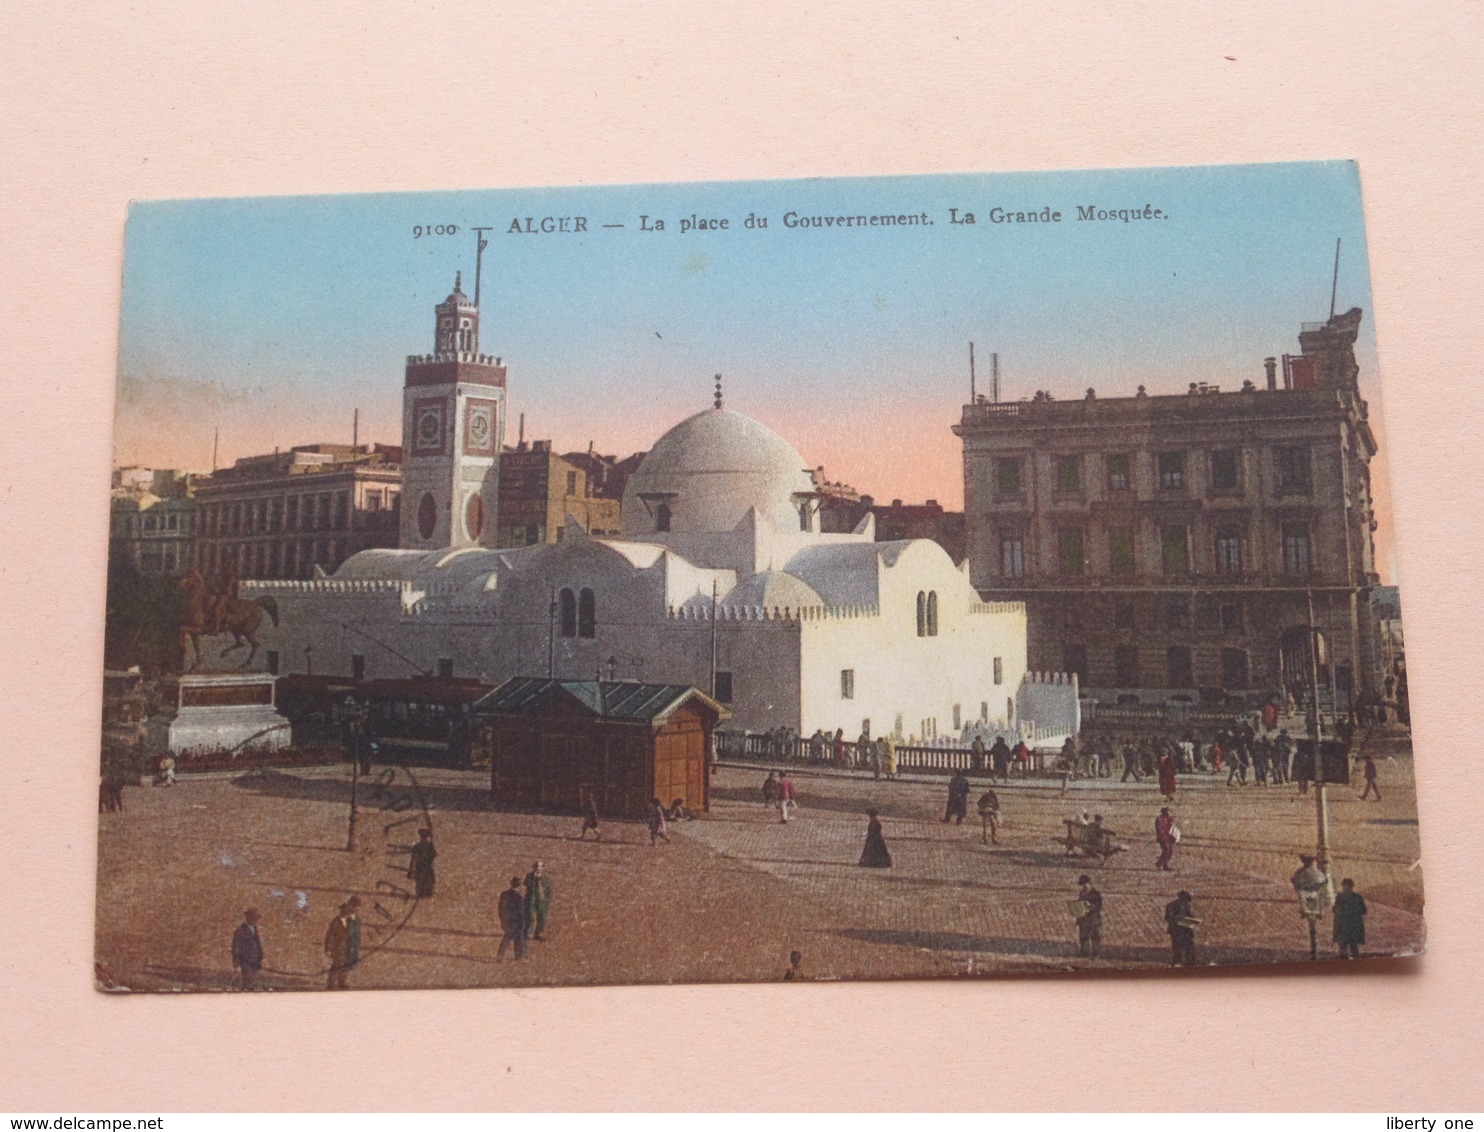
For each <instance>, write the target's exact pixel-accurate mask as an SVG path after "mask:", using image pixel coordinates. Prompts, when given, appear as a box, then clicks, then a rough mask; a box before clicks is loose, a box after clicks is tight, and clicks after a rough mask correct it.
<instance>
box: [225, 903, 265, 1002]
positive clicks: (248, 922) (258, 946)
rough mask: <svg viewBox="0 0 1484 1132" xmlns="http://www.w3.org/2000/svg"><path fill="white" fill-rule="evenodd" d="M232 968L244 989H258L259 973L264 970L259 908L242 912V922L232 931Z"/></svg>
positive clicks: (239, 984)
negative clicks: (259, 929)
mask: <svg viewBox="0 0 1484 1132" xmlns="http://www.w3.org/2000/svg"><path fill="white" fill-rule="evenodd" d="M232 969H233V970H234V971H236V972H237V985H238V986H239V987H241V988H242V989H243V990H256V989H257V986H258V975H259V974H260V973H261V972H262V970H263V937H262V936H261V935H260V934H259V933H258V910H257V909H256V908H249V909H248V910H247V911H246V912H244V913H242V923H240V924H238V925H237V930H236V931H235V932H233V933H232Z"/></svg>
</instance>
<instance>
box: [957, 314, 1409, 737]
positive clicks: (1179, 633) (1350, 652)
mask: <svg viewBox="0 0 1484 1132" xmlns="http://www.w3.org/2000/svg"><path fill="white" fill-rule="evenodd" d="M1360 320H1361V312H1360V311H1359V310H1351V311H1348V312H1346V313H1345V314H1342V315H1338V316H1335V317H1332V318H1331V319H1329V321H1328V322H1325V323H1319V324H1306V325H1305V326H1304V328H1303V331H1302V333H1301V334H1300V336H1299V342H1300V347H1301V351H1302V352H1301V354H1299V355H1296V356H1291V357H1285V358H1284V359H1283V365H1282V380H1281V382H1280V380H1279V374H1278V368H1279V363H1278V359H1276V358H1268V359H1266V361H1265V380H1264V381H1263V383H1262V386H1261V387H1259V385H1258V383H1257V382H1255V381H1248V382H1244V384H1243V388H1242V389H1241V390H1240V391H1234V392H1225V393H1223V392H1220V391H1219V390H1218V389H1216V388H1213V387H1211V386H1207V385H1200V384H1192V385H1191V386H1190V388H1189V390H1188V391H1187V392H1186V393H1185V394H1182V395H1178V396H1149V395H1146V393H1145V391H1144V389H1143V387H1142V386H1141V387H1140V389H1139V393H1138V395H1137V396H1134V397H1117V398H1098V397H1095V396H1094V394H1093V391H1092V390H1089V391H1088V394H1087V397H1086V398H1085V399H1082V400H1077V401H1056V400H1053V399H1051V398H1050V397H1049V396H1048V395H1045V394H1038V395H1037V397H1036V399H1035V400H1033V401H1020V402H1011V403H1000V404H992V403H987V402H985V401H984V400H983V399H982V398H981V399H980V400H979V401H978V402H977V403H975V404H971V405H966V406H964V409H963V414H962V418H961V420H960V421H959V423H958V424H957V425H955V426H954V432H955V433H956V434H957V435H958V436H959V437H961V438H962V441H963V452H964V495H965V513H966V528H967V544H968V545H967V549H968V561H969V570H970V577H971V579H972V581H973V584H974V586H975V587H976V588H977V589H978V590H979V592H980V593H981V594H982V595H984V597H985V598H986V600H988V599H991V598H992V599H995V600H1013V601H1022V602H1024V603H1025V605H1026V609H1027V614H1028V622H1029V637H1030V640H1029V664H1030V667H1031V668H1033V669H1037V668H1052V669H1063V670H1065V671H1068V672H1074V673H1076V674H1077V675H1078V677H1079V679H1080V682H1081V685H1082V688H1083V691H1084V694H1087V693H1088V692H1089V691H1092V692H1094V693H1096V694H1098V695H1099V696H1106V697H1109V698H1117V697H1123V698H1125V699H1145V698H1147V699H1155V698H1160V697H1163V698H1171V697H1183V698H1191V699H1193V698H1195V696H1196V695H1197V694H1199V691H1200V690H1205V691H1206V693H1207V694H1208V695H1209V696H1211V697H1214V696H1217V695H1221V694H1223V693H1271V692H1276V691H1277V690H1279V689H1280V688H1284V687H1288V688H1290V689H1293V690H1295V691H1299V690H1301V689H1303V688H1307V687H1308V686H1309V684H1310V683H1311V680H1312V668H1311V664H1310V652H1309V647H1308V642H1309V641H1310V639H1311V630H1310V625H1311V613H1310V609H1311V607H1312V610H1313V612H1312V624H1313V625H1314V626H1315V628H1316V629H1317V631H1318V635H1317V637H1316V638H1314V639H1316V640H1317V641H1318V643H1319V647H1318V651H1317V654H1316V655H1315V656H1314V658H1313V659H1314V660H1315V661H1316V662H1317V664H1316V665H1314V666H1312V667H1315V668H1317V669H1318V675H1319V683H1320V685H1321V696H1322V697H1327V696H1333V697H1335V699H1336V702H1337V703H1338V704H1339V705H1340V706H1341V707H1342V708H1343V707H1344V706H1345V705H1346V704H1347V703H1349V702H1353V698H1354V697H1355V696H1356V695H1360V694H1369V693H1373V692H1374V691H1375V690H1376V689H1375V687H1374V686H1373V685H1374V682H1375V679H1376V673H1377V672H1379V671H1380V667H1381V665H1380V663H1379V657H1378V656H1377V655H1376V654H1377V650H1378V648H1379V635H1378V633H1377V631H1376V627H1375V624H1374V618H1373V616H1372V613H1371V609H1372V604H1371V601H1370V597H1369V591H1370V588H1371V587H1372V586H1374V585H1376V584H1377V582H1378V577H1377V575H1376V573H1375V566H1374V547H1373V539H1372V532H1373V530H1374V529H1375V519H1374V516H1373V511H1372V499H1371V490H1370V466H1369V465H1370V460H1371V457H1372V456H1374V455H1375V453H1376V440H1375V437H1374V436H1373V434H1372V432H1371V429H1370V426H1369V424H1368V423H1367V406H1366V402H1365V400H1364V399H1363V398H1362V397H1361V396H1360V394H1359V391H1358V389H1357V386H1356V376H1357V373H1358V367H1357V365H1356V362H1355V354H1354V343H1355V339H1356V335H1357V332H1358V329H1359V326H1360ZM1299 698H1302V697H1301V696H1300V697H1299Z"/></svg>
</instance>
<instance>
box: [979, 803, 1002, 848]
mask: <svg viewBox="0 0 1484 1132" xmlns="http://www.w3.org/2000/svg"><path fill="white" fill-rule="evenodd" d="M979 826H980V840H981V841H982V842H983V843H984V844H985V845H988V844H990V843H991V842H993V843H994V844H995V845H998V844H999V843H1000V796H999V795H998V794H996V793H995V792H994V791H993V790H986V791H985V792H984V793H983V794H981V795H979Z"/></svg>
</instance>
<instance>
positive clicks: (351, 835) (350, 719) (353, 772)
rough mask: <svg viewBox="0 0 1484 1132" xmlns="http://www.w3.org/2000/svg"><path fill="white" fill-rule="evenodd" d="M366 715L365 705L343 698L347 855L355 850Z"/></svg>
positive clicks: (352, 699) (350, 698)
mask: <svg viewBox="0 0 1484 1132" xmlns="http://www.w3.org/2000/svg"><path fill="white" fill-rule="evenodd" d="M367 714H368V712H367V708H366V705H365V704H363V703H360V702H358V701H357V700H356V698H355V697H354V696H346V697H345V705H344V708H343V710H342V713H341V718H342V719H343V720H344V721H345V724H346V727H347V728H348V729H349V731H350V820H349V822H348V823H347V828H346V831H345V851H346V852H347V853H354V852H355V849H356V816H357V814H356V811H357V809H358V804H359V801H360V798H359V795H360V785H361V732H362V729H363V727H364V725H365V722H366V717H367Z"/></svg>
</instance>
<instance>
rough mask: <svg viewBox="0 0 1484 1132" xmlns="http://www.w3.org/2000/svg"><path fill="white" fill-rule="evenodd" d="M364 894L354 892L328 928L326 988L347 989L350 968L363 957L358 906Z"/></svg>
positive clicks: (326, 941) (326, 937)
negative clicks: (357, 894) (328, 964)
mask: <svg viewBox="0 0 1484 1132" xmlns="http://www.w3.org/2000/svg"><path fill="white" fill-rule="evenodd" d="M360 906H361V898H360V897H359V896H352V897H351V898H350V899H349V900H347V901H346V902H345V903H344V904H342V905H340V912H339V914H338V915H337V916H336V917H335V918H334V919H333V920H331V921H330V926H329V928H328V929H327V930H326V931H325V954H326V955H327V956H329V959H330V973H329V977H328V978H327V979H326V981H325V989H326V990H346V989H348V988H349V986H350V969H351V968H352V967H354V966H355V965H356V964H357V963H359V962H360V961H361V918H360V916H358V915H356V909H357V908H359V907H360Z"/></svg>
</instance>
